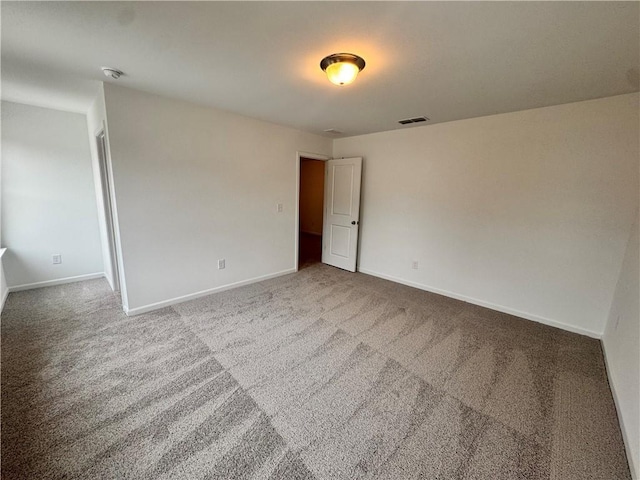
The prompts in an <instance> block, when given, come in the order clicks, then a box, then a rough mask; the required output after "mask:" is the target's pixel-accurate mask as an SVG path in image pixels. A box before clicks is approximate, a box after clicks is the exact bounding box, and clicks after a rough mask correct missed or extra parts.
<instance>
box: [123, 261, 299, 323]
mask: <svg viewBox="0 0 640 480" xmlns="http://www.w3.org/2000/svg"><path fill="white" fill-rule="evenodd" d="M295 272H296V269H295V268H290V269H287V270H282V271H280V272H276V273H270V274H268V275H262V276H260V277H254V278H250V279H248V280H242V281H240V282H235V283H229V284H227V285H222V286H220V287H214V288H209V289H207V290H202V291H200V292H195V293H190V294H188V295H182V296H181V297H175V298H171V299H169V300H163V301H162V302H156V303H151V304H149V305H143V306H142V307H136V308H123V309H124V313H126V314H127V315H128V316H130V317H131V316H134V315H140V314H141V313H147V312H152V311H153V310H158V309H160V308H164V307H169V306H171V305H175V304H177V303H182V302H188V301H189V300H195V299H196V298H200V297H206V296H207V295H211V294H213V293H218V292H224V291H225V290H231V289H232V288H238V287H242V286H244V285H250V284H252V283H257V282H262V281H263V280H269V279H271V278H276V277H281V276H283V275H289V274H290V273H295Z"/></svg>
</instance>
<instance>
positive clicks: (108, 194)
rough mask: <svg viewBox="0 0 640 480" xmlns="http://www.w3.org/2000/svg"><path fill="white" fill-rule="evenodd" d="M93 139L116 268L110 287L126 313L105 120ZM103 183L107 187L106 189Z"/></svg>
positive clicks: (116, 212)
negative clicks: (101, 143) (116, 294)
mask: <svg viewBox="0 0 640 480" xmlns="http://www.w3.org/2000/svg"><path fill="white" fill-rule="evenodd" d="M101 135H104V158H103V159H102V162H104V165H102V164H101V162H100V152H99V151H98V148H99V147H100V145H99V137H100V136H101ZM93 140H94V141H95V142H96V143H95V146H96V154H97V163H98V175H99V176H100V189H101V190H102V200H103V204H104V205H103V207H104V208H103V211H102V212H101V214H102V215H104V220H105V227H106V229H107V232H106V233H107V237H110V236H111V239H112V241H113V248H112V249H109V253H110V255H114V257H113V258H112V259H111V261H112V263H115V265H116V269H115V271H114V283H117V285H112V287H113V288H114V291H115V292H117V293H120V297H121V299H122V308H123V310H124V312H125V313H127V314H128V310H129V299H128V296H127V287H126V282H125V276H124V263H123V260H122V244H121V240H120V229H119V223H118V206H117V205H116V197H115V186H114V182H113V166H112V163H111V148H110V145H109V130H108V128H107V124H106V122H105V121H102V122H100V127H98V128H97V129H96V130H95V132H93ZM103 167H104V169H103ZM105 185H106V187H107V190H106V191H105ZM107 199H108V201H109V205H108V206H107V204H106V203H105V201H106V200H107ZM108 210H109V211H110V213H111V218H110V219H107V215H108ZM109 223H111V232H109V231H108V230H109Z"/></svg>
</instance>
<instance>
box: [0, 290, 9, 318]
mask: <svg viewBox="0 0 640 480" xmlns="http://www.w3.org/2000/svg"><path fill="white" fill-rule="evenodd" d="M8 296H9V289H8V288H7V289H6V290H5V291H4V295H2V300H0V302H1V303H0V313H2V310H4V304H5V302H6V301H7V297H8Z"/></svg>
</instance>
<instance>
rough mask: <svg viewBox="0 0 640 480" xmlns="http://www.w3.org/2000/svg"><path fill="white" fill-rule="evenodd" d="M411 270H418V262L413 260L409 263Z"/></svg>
mask: <svg viewBox="0 0 640 480" xmlns="http://www.w3.org/2000/svg"><path fill="white" fill-rule="evenodd" d="M411 268H413V269H414V270H417V269H418V260H414V261H413V262H411Z"/></svg>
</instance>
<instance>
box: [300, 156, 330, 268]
mask: <svg viewBox="0 0 640 480" xmlns="http://www.w3.org/2000/svg"><path fill="white" fill-rule="evenodd" d="M324 181H325V161H324V160H319V159H314V158H308V157H303V156H301V157H300V194H299V197H298V212H299V219H298V220H299V221H298V245H299V248H298V268H305V267H308V266H309V265H313V264H315V263H320V262H321V261H322V231H323V225H324V223H323V211H324Z"/></svg>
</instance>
